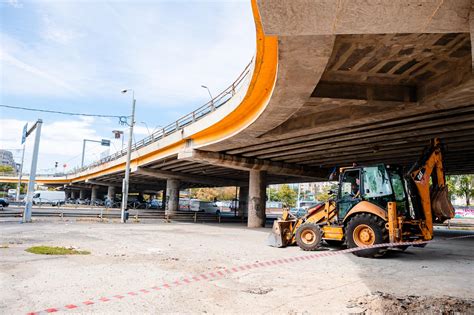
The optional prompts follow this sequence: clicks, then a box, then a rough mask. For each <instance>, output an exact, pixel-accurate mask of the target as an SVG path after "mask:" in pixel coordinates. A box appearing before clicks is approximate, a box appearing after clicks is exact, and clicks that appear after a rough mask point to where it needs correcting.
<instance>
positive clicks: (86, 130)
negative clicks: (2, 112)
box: [0, 118, 104, 170]
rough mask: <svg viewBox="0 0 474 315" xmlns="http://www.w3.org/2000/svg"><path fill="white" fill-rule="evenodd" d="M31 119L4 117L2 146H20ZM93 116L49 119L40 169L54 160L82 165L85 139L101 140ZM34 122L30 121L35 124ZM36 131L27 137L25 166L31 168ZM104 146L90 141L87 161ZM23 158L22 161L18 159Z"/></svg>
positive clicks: (41, 152)
mask: <svg viewBox="0 0 474 315" xmlns="http://www.w3.org/2000/svg"><path fill="white" fill-rule="evenodd" d="M25 123H27V121H24V120H19V119H0V124H1V129H0V130H1V134H2V136H1V139H0V148H5V149H17V148H18V149H19V148H21V146H20V139H21V131H22V130H23V126H24V125H25ZM94 123H95V120H94V119H92V118H81V119H79V120H63V121H56V122H50V123H47V122H45V123H44V124H43V126H42V131H41V139H40V157H39V165H38V169H40V170H46V169H51V168H53V167H54V162H56V161H58V162H59V163H61V165H62V164H63V163H66V162H67V163H68V164H69V166H70V167H72V166H73V165H79V163H80V157H81V154H82V144H83V139H92V140H99V139H101V136H100V135H98V134H97V131H96V130H95V126H94ZM33 124H34V122H28V126H29V127H31V126H32V125H33ZM33 142H34V134H33V135H31V136H30V137H28V139H27V141H26V154H25V169H26V170H29V168H30V163H31V154H32V150H33ZM103 150H104V148H103V147H100V144H97V145H96V144H90V143H88V144H87V151H86V153H87V157H88V158H87V161H88V162H90V161H92V160H94V159H97V158H98V156H99V154H100V152H102V151H103ZM16 162H18V163H19V162H20V161H18V160H17V161H16Z"/></svg>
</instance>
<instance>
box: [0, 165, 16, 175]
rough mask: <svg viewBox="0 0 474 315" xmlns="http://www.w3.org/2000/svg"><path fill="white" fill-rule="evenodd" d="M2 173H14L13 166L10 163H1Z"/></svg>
mask: <svg viewBox="0 0 474 315" xmlns="http://www.w3.org/2000/svg"><path fill="white" fill-rule="evenodd" d="M0 173H13V167H11V166H10V165H0Z"/></svg>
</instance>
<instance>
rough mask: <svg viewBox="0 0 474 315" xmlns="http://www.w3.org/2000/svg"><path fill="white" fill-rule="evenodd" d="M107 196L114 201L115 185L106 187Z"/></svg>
mask: <svg viewBox="0 0 474 315" xmlns="http://www.w3.org/2000/svg"><path fill="white" fill-rule="evenodd" d="M107 198H109V200H110V201H114V199H115V186H109V187H107Z"/></svg>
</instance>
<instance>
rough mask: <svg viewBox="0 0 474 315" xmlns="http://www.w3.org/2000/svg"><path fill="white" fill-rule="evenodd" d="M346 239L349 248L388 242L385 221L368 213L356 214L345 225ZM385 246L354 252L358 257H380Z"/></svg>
mask: <svg viewBox="0 0 474 315" xmlns="http://www.w3.org/2000/svg"><path fill="white" fill-rule="evenodd" d="M345 232H346V239H347V246H348V247H349V248H355V247H363V246H370V245H376V244H383V243H387V242H388V232H387V229H386V228H385V221H384V220H382V219H381V218H379V217H377V216H375V215H373V214H369V213H361V214H356V215H355V216H354V217H353V218H352V219H350V221H349V223H347V226H346V230H345ZM386 251H387V248H370V249H365V250H360V251H357V252H354V253H353V254H354V255H356V256H359V257H371V258H372V257H382V256H383V255H384V254H385V253H386Z"/></svg>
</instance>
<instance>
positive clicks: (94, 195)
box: [91, 186, 99, 204]
mask: <svg viewBox="0 0 474 315" xmlns="http://www.w3.org/2000/svg"><path fill="white" fill-rule="evenodd" d="M98 192H99V187H97V186H92V190H91V204H93V203H94V201H95V200H96V199H97V193H98Z"/></svg>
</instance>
